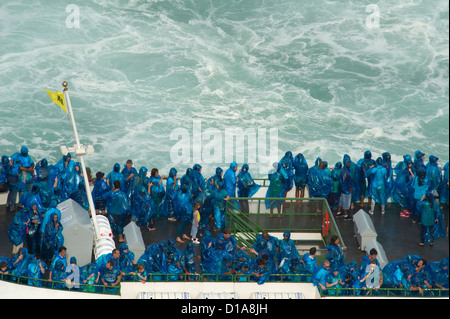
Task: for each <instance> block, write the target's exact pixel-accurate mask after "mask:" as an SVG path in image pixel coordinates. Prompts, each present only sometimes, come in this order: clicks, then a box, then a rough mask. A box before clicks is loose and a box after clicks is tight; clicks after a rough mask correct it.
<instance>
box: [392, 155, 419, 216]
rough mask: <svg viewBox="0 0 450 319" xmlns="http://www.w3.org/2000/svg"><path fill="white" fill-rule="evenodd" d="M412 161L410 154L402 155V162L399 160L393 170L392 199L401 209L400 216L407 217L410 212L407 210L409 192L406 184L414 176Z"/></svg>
mask: <svg viewBox="0 0 450 319" xmlns="http://www.w3.org/2000/svg"><path fill="white" fill-rule="evenodd" d="M412 165H413V162H412V160H411V156H410V155H404V156H403V162H399V163H398V164H397V165H396V166H395V168H394V172H395V174H396V178H395V180H394V182H393V186H392V192H391V194H392V201H393V202H394V203H397V204H398V205H399V206H400V207H401V209H402V211H401V213H400V216H401V217H409V215H410V214H411V212H410V211H409V204H410V203H409V201H410V200H409V192H408V185H409V182H410V181H411V180H412V179H413V178H414V174H413V172H412Z"/></svg>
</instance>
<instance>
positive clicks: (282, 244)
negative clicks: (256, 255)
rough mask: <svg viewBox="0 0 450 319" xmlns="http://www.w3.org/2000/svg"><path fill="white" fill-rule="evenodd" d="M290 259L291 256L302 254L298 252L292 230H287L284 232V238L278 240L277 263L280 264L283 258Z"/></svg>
mask: <svg viewBox="0 0 450 319" xmlns="http://www.w3.org/2000/svg"><path fill="white" fill-rule="evenodd" d="M285 258H286V259H289V258H299V259H300V254H299V253H298V250H297V248H296V247H295V243H294V241H293V240H292V239H291V231H290V230H286V231H285V232H284V233H283V239H280V240H279V241H278V253H277V263H278V265H280V263H281V262H282V261H283V259H285Z"/></svg>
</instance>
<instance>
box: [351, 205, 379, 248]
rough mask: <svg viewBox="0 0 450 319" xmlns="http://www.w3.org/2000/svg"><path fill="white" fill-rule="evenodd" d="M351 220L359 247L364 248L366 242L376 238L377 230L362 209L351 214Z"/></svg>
mask: <svg viewBox="0 0 450 319" xmlns="http://www.w3.org/2000/svg"><path fill="white" fill-rule="evenodd" d="M353 220H354V224H353V230H354V232H355V237H356V239H357V240H358V243H359V248H360V249H361V250H366V245H367V243H368V242H370V241H371V240H373V239H376V238H377V231H376V230H375V227H374V226H373V223H372V220H371V219H370V216H369V215H368V214H367V213H366V212H365V211H364V210H362V209H360V210H359V211H358V212H357V213H356V214H355V215H354V216H353Z"/></svg>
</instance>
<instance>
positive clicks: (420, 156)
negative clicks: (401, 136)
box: [413, 150, 426, 175]
mask: <svg viewBox="0 0 450 319" xmlns="http://www.w3.org/2000/svg"><path fill="white" fill-rule="evenodd" d="M422 168H423V169H426V166H425V154H424V153H422V152H421V151H419V150H418V151H416V152H415V153H414V164H413V172H414V174H416V175H417V173H418V171H419V170H420V169H422Z"/></svg>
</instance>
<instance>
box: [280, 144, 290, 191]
mask: <svg viewBox="0 0 450 319" xmlns="http://www.w3.org/2000/svg"><path fill="white" fill-rule="evenodd" d="M293 161H294V158H293V157H292V152H291V151H287V152H286V154H285V155H284V156H283V158H282V159H281V160H280V162H279V163H278V165H280V166H281V167H282V168H284V170H285V172H286V173H287V179H286V180H285V181H284V189H285V191H286V192H289V191H290V190H291V189H292V187H293V184H294V165H293Z"/></svg>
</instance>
